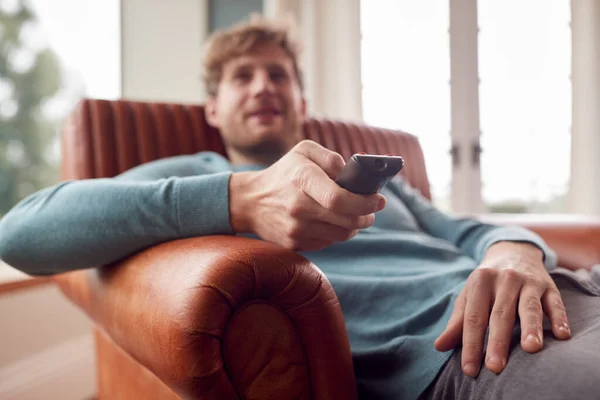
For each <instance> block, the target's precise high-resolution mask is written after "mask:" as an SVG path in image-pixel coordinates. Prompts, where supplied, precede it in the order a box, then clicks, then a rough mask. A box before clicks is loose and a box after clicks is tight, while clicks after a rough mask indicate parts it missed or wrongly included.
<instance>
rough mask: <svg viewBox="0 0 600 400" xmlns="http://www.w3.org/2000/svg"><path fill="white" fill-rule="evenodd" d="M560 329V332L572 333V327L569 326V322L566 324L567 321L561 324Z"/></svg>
mask: <svg viewBox="0 0 600 400" xmlns="http://www.w3.org/2000/svg"><path fill="white" fill-rule="evenodd" d="M558 330H559V331H560V332H566V333H568V334H569V335H570V334H571V329H570V328H569V325H568V324H566V323H565V324H562V325H560V326H559V327H558Z"/></svg>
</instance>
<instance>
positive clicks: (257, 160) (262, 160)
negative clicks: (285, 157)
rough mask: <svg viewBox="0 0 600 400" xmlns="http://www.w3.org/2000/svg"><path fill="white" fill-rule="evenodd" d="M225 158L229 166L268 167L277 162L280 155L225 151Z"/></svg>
mask: <svg viewBox="0 0 600 400" xmlns="http://www.w3.org/2000/svg"><path fill="white" fill-rule="evenodd" d="M227 156H228V157H229V162H230V163H231V165H264V166H268V165H271V164H273V163H275V162H276V161H277V160H279V159H280V158H281V157H282V155H277V154H260V155H258V154H243V153H240V152H238V151H236V150H234V149H231V148H229V149H227Z"/></svg>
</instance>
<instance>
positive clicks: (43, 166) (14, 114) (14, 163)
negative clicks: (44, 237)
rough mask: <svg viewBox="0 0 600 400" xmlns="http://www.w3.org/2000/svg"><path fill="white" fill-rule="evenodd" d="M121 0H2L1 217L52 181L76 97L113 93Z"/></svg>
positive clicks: (116, 93)
mask: <svg viewBox="0 0 600 400" xmlns="http://www.w3.org/2000/svg"><path fill="white" fill-rule="evenodd" d="M119 19H120V14H119V0H103V1H101V2H100V1H97V0H51V1H48V0H0V217H1V216H2V215H4V214H5V213H6V212H7V211H8V210H10V208H11V207H12V206H13V205H15V204H16V203H17V202H18V201H20V200H21V199H23V198H24V197H26V196H28V195H29V194H31V193H33V192H35V191H37V190H40V189H42V188H44V187H47V186H49V185H52V184H54V183H56V182H57V181H58V179H59V175H58V168H59V165H60V149H59V132H60V129H61V128H62V125H63V122H64V119H65V118H66V116H67V115H68V114H69V113H70V112H71V111H72V109H73V107H75V105H76V104H77V102H78V101H79V100H80V99H81V98H82V97H84V96H85V97H100V98H118V96H119V91H120V87H119V85H120V77H119V66H120V58H119V57H120V54H119V53H120V32H119Z"/></svg>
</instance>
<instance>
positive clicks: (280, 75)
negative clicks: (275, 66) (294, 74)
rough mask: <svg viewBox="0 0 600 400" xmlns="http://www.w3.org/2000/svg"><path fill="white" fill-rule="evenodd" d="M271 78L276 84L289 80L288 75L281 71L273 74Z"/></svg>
mask: <svg viewBox="0 0 600 400" xmlns="http://www.w3.org/2000/svg"><path fill="white" fill-rule="evenodd" d="M270 76H271V80H272V81H274V82H281V81H283V80H285V79H286V78H287V75H286V74H285V72H279V71H276V72H271V74H270Z"/></svg>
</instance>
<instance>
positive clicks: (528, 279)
mask: <svg viewBox="0 0 600 400" xmlns="http://www.w3.org/2000/svg"><path fill="white" fill-rule="evenodd" d="M525 284H526V285H528V286H535V287H540V286H544V281H543V280H542V279H541V278H539V277H538V276H537V275H535V274H526V275H525Z"/></svg>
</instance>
